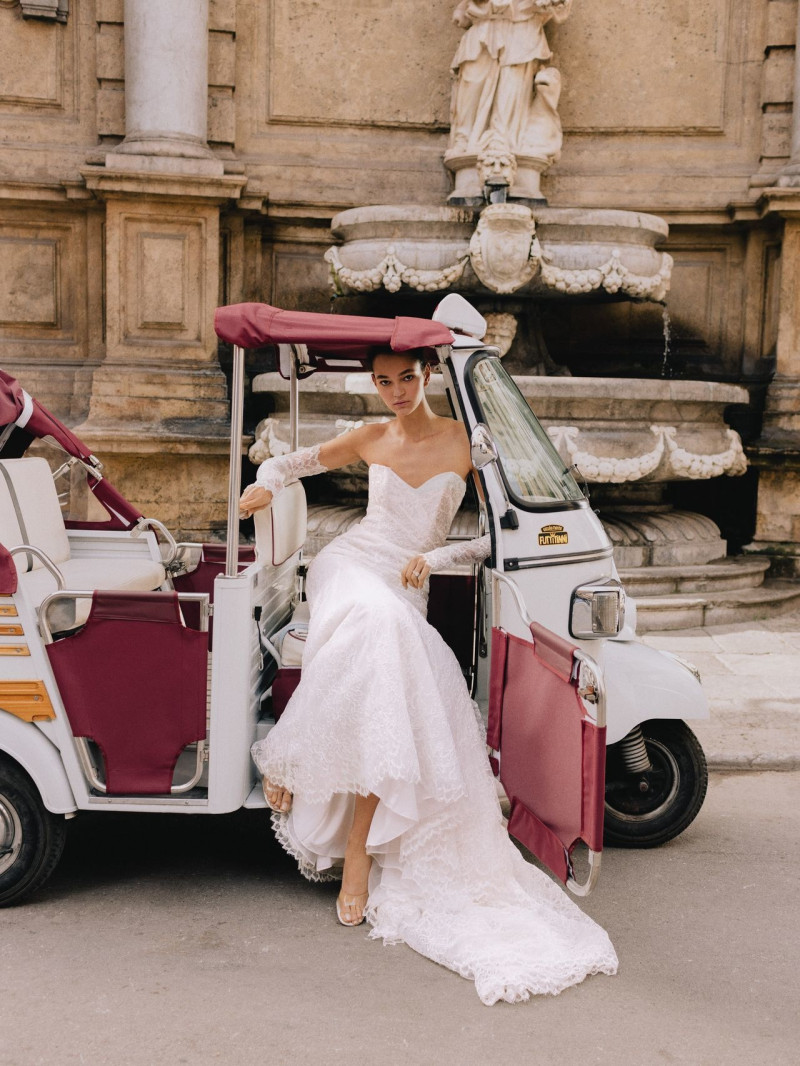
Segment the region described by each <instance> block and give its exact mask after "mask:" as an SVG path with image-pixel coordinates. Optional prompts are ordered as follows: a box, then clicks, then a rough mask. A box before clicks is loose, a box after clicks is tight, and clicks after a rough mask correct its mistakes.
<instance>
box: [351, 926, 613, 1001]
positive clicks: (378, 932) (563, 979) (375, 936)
mask: <svg viewBox="0 0 800 1066" xmlns="http://www.w3.org/2000/svg"><path fill="white" fill-rule="evenodd" d="M365 917H366V919H367V921H368V922H369V924H370V925H371V926H372V927H373V928H372V929H371V930H370V932H369V938H370V939H371V940H382V941H383V943H384V944H386V945H392V944H407V945H408V947H410V948H412V949H413V950H414V951H417V952H418V953H419V954H420V955H422V956H423V957H424V958H427V959H430V960H431V961H432V962H435V963H437V964H438V965H439V966H443V967H444V968H445V969H447V970H450V971H452V972H453V973H456V974H458V975H459V976H460V977H464V978H465V979H466V980H468V981H473V982H474V984H475V991H476V992H477V994H478V998H479V999H480V1001H481V1002H482V1003H484V1004H485V1005H486V1006H487V1007H492V1006H494V1004H495V1003H524V1002H526V1001H527V1000H529V999H530V998H531V996H557V995H559V994H560V993H561V992H563V991H565V989H567V988H572V987H573V986H574V985H579V984H581V983H582V982H583V981H585V980H586V978H587V977H592V976H595V975H596V974H605V975H607V976H609V977H613V976H614V975H615V974H616V973H617V970H618V966H619V963H618V960H617V956H616V953H615V951H614V949H613V947H611V946H610V944H609V950H608V952H604V953H603V954H601V955H600V956H599V957H598V956H597V955H595V956H594V957H593V958H591V959H588V958H587V959H584V960H583V961H578V960H577V959H575V958H572V959H571V960H570V965H569V966H565V967H563V968H561V971H560V972H558V967H551V968H550V969H549V971H548V968H546V967H541V966H540V967H538V968H537V967H536V966H532V967H531V969H530V971H529V972H528V973H527V974H520V975H518V976H517V977H516V979H512V980H509V979H508V977H507V976H503V973H502V972H500V971H499V969H498V970H493V969H489V968H488V967H486V966H479V967H474V966H469V965H459V963H458V962H456V961H455V960H453V959H446V958H444V957H442V956H441V955H439V953H438V952H437V951H436V950H435V949H433V948H432V946H431V945H426V947H425V948H424V949H423V948H422V946H421V945H416V944H414V943H413V939H414V938H413V937H409V936H408V935H403V933H402V932H401V931H399V930H396V929H395V930H390V929H387V928H386V927H385V925H384V927H383V928H382V923H381V918H380V907H377V908H376V907H373V906H368V908H367V911H366V914H365Z"/></svg>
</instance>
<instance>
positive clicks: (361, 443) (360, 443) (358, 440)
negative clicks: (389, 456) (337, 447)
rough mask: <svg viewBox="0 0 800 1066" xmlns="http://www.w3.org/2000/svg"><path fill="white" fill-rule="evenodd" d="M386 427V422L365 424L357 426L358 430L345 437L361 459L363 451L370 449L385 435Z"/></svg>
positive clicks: (387, 424)
mask: <svg viewBox="0 0 800 1066" xmlns="http://www.w3.org/2000/svg"><path fill="white" fill-rule="evenodd" d="M388 426H389V423H388V422H367V423H366V425H363V426H359V427H358V429H352V430H350V432H349V433H348V434H347V437H348V438H349V439H350V441H351V443H352V445H353V447H354V448H355V449H356V450H357V451H358V454H359V455H360V456H361V458H362V459H363V458H364V455H363V450H364V449H365V448H367V449H368V448H370V447H372V446H373V445H375V444H377V443H378V441H380V440H382V439H383V437H384V436H385V435H386V430H387V428H388Z"/></svg>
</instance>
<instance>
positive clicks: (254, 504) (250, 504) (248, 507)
mask: <svg viewBox="0 0 800 1066" xmlns="http://www.w3.org/2000/svg"><path fill="white" fill-rule="evenodd" d="M271 503H272V493H271V492H270V491H269V489H263V488H262V487H261V486H260V485H248V486H247V488H246V489H245V490H244V492H243V493H242V495H241V497H240V498H239V517H240V518H249V517H250V515H251V514H252V513H253V512H254V511H263V509H264V508H265V507H269V505H270V504H271Z"/></svg>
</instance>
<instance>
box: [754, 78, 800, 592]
mask: <svg viewBox="0 0 800 1066" xmlns="http://www.w3.org/2000/svg"><path fill="white" fill-rule="evenodd" d="M798 100H800V96H798ZM796 110H797V111H800V107H798V108H796ZM799 173H800V172H799ZM769 192H770V190H767V195H769ZM770 202H771V206H772V209H773V210H775V211H779V212H780V214H781V215H782V216H783V217H784V219H785V222H784V233H783V244H782V248H781V287H780V305H779V310H778V342H777V349H776V366H775V377H774V378H773V380H772V381H771V383H770V385H769V388H768V390H767V399H766V405H765V410H764V423H763V429H762V434H761V437H760V439H759V440H758V441H756V443H755V444H754V445H752V447H751V448H750V449H748V451H749V454H750V458H751V461H752V463H753V465H754V466H756V467H758V468H759V481H758V514H757V523H756V534H755V539H754V541H753V543H752V544H751V545H749V546H748V549H747V550H748V551H753V552H758V553H762V554H767V555H770V556H771V557H772V560H773V563H772V569H771V573H772V574H773V575H774V576H783V577H800V189H797V190H795V189H792V190H791V192H790V191H789V190H788V189H787V188H786V187H785V186H784V187H782V188H780V189H775V190H774V197H773V198H771V201H770Z"/></svg>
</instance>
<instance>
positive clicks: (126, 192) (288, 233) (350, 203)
mask: <svg viewBox="0 0 800 1066" xmlns="http://www.w3.org/2000/svg"><path fill="white" fill-rule="evenodd" d="M454 6H455V5H454V2H453V0H407V2H406V3H405V4H404V5H403V8H402V18H401V17H400V16H399V14H398V10H397V8H396V6H393V5H389V4H385V3H380V2H377V0H340V2H339V3H338V4H336V5H335V7H334V6H333V5H327V4H321V3H319V2H318V0H292V2H291V3H290V2H289V0H181V3H180V5H177V4H175V5H173V4H165V3H163V0H125V2H124V3H123V0H70V3H69V4H68V5H61V4H58V3H56V4H55V5H54V4H42V5H39V7H40V10H35V8H36V5H30V4H28V5H26V4H20V3H19V2H18V0H0V139H2V142H3V144H4V149H3V154H2V159H1V160H0V365H3V366H4V367H6V368H7V369H8V370H9V371H11V372H12V373H15V374H17V375H19V377H20V378H21V379H22V380H23V382H24V384H25V385H26V387H27V388H28V389H29V391H31V392H32V393H34V394H35V395H37V396H38V397H40V398H41V399H42V401H43V402H44V403H46V404H47V405H49V406H51V407H52V408H53V409H54V411H55V412H56V413H58V414H59V415H61V416H62V417H64V418H65V420H67V421H68V422H69V424H71V425H74V426H79V427H80V432H81V433H82V435H83V436H85V437H86V438H88V439H89V440H90V441H91V443H92V446H93V447H94V448H95V450H96V451H97V452H98V453H99V454H100V455H101V457H102V458H104V460H105V461H106V464H107V468H108V472H109V476H110V477H111V478H112V480H114V479H116V480H117V481H118V482H119V484H120V487H121V488H122V490H123V491H125V492H126V493H128V494H129V495H130V496H131V497H132V498H133V499H134V500H135V501H136V503H137V504H139V506H141V507H142V508H143V509H144V510H145V511H146V512H152V513H157V514H158V516H159V517H163V518H165V519H166V520H168V521H170V522H171V523H172V524H173V525H175V526H178V527H180V528H181V529H182V531H183V532H186V533H190V534H192V535H199V534H204V533H208V532H210V531H214V530H215V529H219V528H220V526H221V525H222V523H223V522H224V498H225V477H224V471H225V468H226V465H227V444H226V440H225V438H226V425H225V421H226V416H227V395H226V383H225V377H224V374H223V371H222V369H221V368H220V360H219V358H218V352H217V346H216V343H215V337H214V334H213V329H212V314H213V309H214V306H215V305H216V304H217V303H219V302H235V301H238V300H263V301H266V302H270V303H276V304H278V305H284V306H290V307H295V308H299V309H306V310H327V309H328V308H329V307H330V299H331V290H330V287H329V277H328V266H327V264H326V262H325V261H324V259H323V254H324V252H325V250H326V248H327V247H328V246H329V245H330V244H331V233H330V222H331V219H332V217H333V216H334V215H335V214H337V213H338V212H340V211H342V210H345V209H347V208H351V207H360V206H362V205H368V204H399V205H402V204H420V205H423V204H437V203H441V204H444V203H445V202H446V200H447V197H448V195H449V193H450V191H451V189H452V176H451V174H450V173H449V172H448V170H447V169H446V168H445V166H444V164H443V162H442V157H443V155H444V153H445V150H446V147H447V142H448V127H449V101H450V88H451V83H450V72H449V67H450V62H451V59H452V57H453V55H454V53H455V51H456V47H457V44H458V40H459V37H460V30H459V29H458V27H456V26H455V25H454V24H453V22H452V11H453V7H454ZM797 24H798V4H797V2H796V0H746V2H745V0H670V3H669V4H661V3H659V4H655V3H642V2H641V0H591V2H589V0H575V3H574V4H573V6H572V10H571V14H570V17H569V19H567V20H566V21H564V22H563V23H562V24H550V25H549V26H548V30H547V32H548V37H549V40H550V45H551V47H552V48H553V50H554V52H555V61H556V63H557V65H558V68H559V70H560V71H561V75H562V82H563V91H562V95H561V101H560V105H559V111H560V116H561V121H562V125H563V131H564V143H563V149H562V152H561V157H560V161H559V162H558V163H556V164H555V165H554V166H553V167H552V168H550V169H549V170H548V171H547V172H546V174H545V175H544V176H543V181H542V191H543V193H544V195H545V196H546V197H547V199H548V201H549V203H550V205H551V206H552V207H554V208H562V207H583V208H597V209H618V208H625V209H629V210H638V211H642V212H648V213H652V214H655V215H659V216H661V217H662V218H664V219H665V220H666V221H667V222H668V223H669V227H670V236H669V239H668V241H667V242H666V244H665V245H664V246H663V249H664V250H666V251H667V252H669V254H670V255H671V256H672V258H673V259H674V270H673V275H672V287H671V293H670V297H669V303H668V305H669V313H670V317H671V322H672V334H673V347H672V352H671V355H670V366H669V367H668V368H667V370H668V372H669V373H673V374H677V375H681V376H686V377H698V378H705V379H709V380H717V381H726V382H737V383H742V384H745V385H747V386H748V387H750V389H751V394H752V396H753V408H752V411H753V417H752V418H751V419H750V422H749V425H750V426H751V434H750V436H751V444H752V454H753V456H754V458H755V461H756V463H757V464H758V465H759V467H760V470H761V484H762V489H763V492H762V495H761V503H760V505H759V516H758V527H757V533H756V536H757V541H758V545H759V546H760V547H761V548H767V549H768V550H773V551H775V552H777V553H779V554H780V555H781V557H782V558H783V559H784V560H785V563H786V567H787V569H788V570H789V571H791V570H792V568H793V567H795V565H796V552H797V543H798V539H799V537H798V530H797V524H798V522H800V503H798V502H797V501H798V485H799V484H800V482H799V481H798V478H799V477H800V474H798V462H797V456H798V449H797V441H798V427H797V425H796V421H797V414H796V412H797V410H798V404H797V398H798V387H799V386H800V355H798V352H800V341H799V340H798V337H800V302H799V300H800V298H799V297H798V292H799V291H800V290H799V289H798V286H797V277H796V275H797V270H798V269H800V267H798V263H800V189H799V188H796V187H795V185H794V184H793V182H794V181H795V180H797V176H796V174H795V172H794V170H793V165H794V164H795V163H796V162H798V161H800V121H794V122H793V120H794V114H793V107H792V100H793V94H794V85H795V80H796V64H795V41H796V33H797ZM176 57H180V61H178V60H177V59H176ZM429 305H430V301H428V302H426V300H425V299H424V298H420V300H419V301H417V302H416V303H414V304H412V305H409V306H410V307H412V309H415V310H419V311H420V312H421V313H427V311H428V310H429ZM353 306H354V307H355V306H356V305H355V304H354V305H353ZM580 306H581V311H580V313H579V314H578V313H576V311H575V305H568V304H566V303H564V304H558V303H554V304H553V306H552V307H551V308H549V309H548V313H547V316H546V318H545V320H544V322H543V326H542V328H543V330H544V332H545V335H546V339H547V343H548V347H549V349H550V352H551V354H552V355H553V357H554V358H555V361H556V362H557V363H558V364H563V365H566V366H569V367H570V368H571V369H572V370H573V371H574V372H575V373H579V374H584V375H586V374H596V373H597V372H598V371H602V372H603V373H606V374H609V373H610V374H617V375H623V376H624V375H626V374H630V375H631V376H642V375H643V374H644V375H645V376H646V375H657V374H658V373H659V372H660V370H661V369H662V367H661V360H662V350H661V349H662V346H663V342H662V339H661V312H660V308H654V307H652V306H644V305H640V304H636V303H620V302H612V301H605V302H603V301H597V302H592V303H587V304H584V305H580ZM222 365H223V366H224V365H225V364H224V353H223V364H222ZM776 369H777V374H778V377H777V378H776V380H775V383H774V384H773V385H771V386H770V388H769V390H766V389H765V386H766V384H767V382H768V381H769V380H770V377H771V375H772V374H773V373H774V372H775V371H776ZM765 392H766V415H765V420H764V429H763V433H761V431H760V430H759V428H758V416H759V414H760V407H759V405H761V404H763V403H764V396H765ZM759 434H760V438H759ZM792 516H794V517H792ZM793 560H794V561H793Z"/></svg>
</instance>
